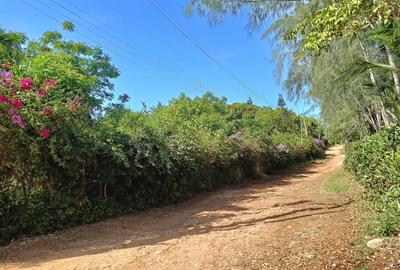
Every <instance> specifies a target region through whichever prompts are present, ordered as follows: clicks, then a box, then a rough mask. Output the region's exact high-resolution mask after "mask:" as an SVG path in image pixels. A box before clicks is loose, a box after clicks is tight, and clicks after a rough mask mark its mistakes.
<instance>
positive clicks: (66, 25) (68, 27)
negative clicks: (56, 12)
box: [62, 21, 75, 32]
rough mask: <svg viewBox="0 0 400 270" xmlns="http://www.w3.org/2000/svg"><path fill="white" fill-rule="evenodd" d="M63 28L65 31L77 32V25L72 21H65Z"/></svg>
mask: <svg viewBox="0 0 400 270" xmlns="http://www.w3.org/2000/svg"><path fill="white" fill-rule="evenodd" d="M62 26H63V28H64V30H65V31H68V32H73V31H74V30H75V25H74V24H73V23H72V22H71V21H64V22H63V23H62Z"/></svg>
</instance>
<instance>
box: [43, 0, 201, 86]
mask: <svg viewBox="0 0 400 270" xmlns="http://www.w3.org/2000/svg"><path fill="white" fill-rule="evenodd" d="M50 1H51V2H53V3H54V4H55V5H57V6H58V7H60V8H62V9H63V10H65V11H67V12H68V13H70V14H72V15H73V16H75V17H76V18H78V19H80V20H82V21H85V22H86V23H88V24H90V25H92V26H93V27H94V28H96V29H97V30H98V31H100V32H102V33H105V34H107V35H109V36H112V37H113V38H114V39H116V40H118V41H120V42H121V43H122V44H125V45H126V46H128V47H130V48H132V49H133V50H135V51H136V52H138V53H139V54H140V55H142V56H143V57H145V58H146V59H148V60H149V61H151V62H159V60H160V59H161V60H163V61H164V62H167V63H165V64H163V63H161V65H162V66H163V67H164V68H166V69H167V70H170V71H171V72H174V73H175V70H174V69H176V70H177V71H178V72H179V73H177V74H179V75H176V76H177V77H178V76H181V77H182V78H184V79H185V80H186V81H187V82H189V84H191V85H192V86H193V87H195V88H201V87H202V86H201V84H200V83H198V82H195V81H194V80H192V79H191V78H189V77H188V76H187V75H186V74H185V71H184V70H183V69H182V68H180V67H178V66H176V65H175V64H174V63H169V62H168V61H167V60H165V59H164V58H163V57H162V56H160V55H159V54H157V53H154V52H152V51H150V53H151V54H153V55H154V56H155V57H156V59H153V58H151V57H149V56H148V55H147V54H146V52H144V51H146V50H147V51H149V50H148V48H143V46H140V44H138V43H137V42H135V41H134V40H132V39H131V38H129V37H127V36H126V35H125V34H124V33H121V32H120V31H118V30H117V29H115V28H114V27H111V26H110V25H108V24H105V23H103V22H101V21H100V20H98V19H97V18H95V17H94V16H92V15H91V14H89V13H88V12H86V11H84V10H82V9H81V8H79V7H77V6H76V5H74V4H73V3H71V2H70V1H68V0H64V1H65V2H67V3H69V5H71V6H73V7H74V8H75V9H76V10H78V11H80V12H81V13H83V14H85V15H86V16H88V17H89V18H91V19H92V20H94V21H95V22H97V23H98V24H101V25H102V26H104V27H105V28H108V29H110V31H107V30H104V28H101V27H99V26H98V25H96V24H94V23H92V22H91V21H90V20H88V19H86V18H84V17H82V16H80V15H79V14H77V13H76V12H74V11H73V10H71V9H70V8H68V7H66V6H64V5H62V4H60V3H59V2H57V1H55V0H50ZM115 33H117V35H116V34H115ZM120 37H122V38H123V39H122V38H120ZM126 40H127V41H129V42H127V41H126ZM132 44H134V45H132ZM138 47H141V48H138Z"/></svg>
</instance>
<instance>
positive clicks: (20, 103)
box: [10, 98, 24, 110]
mask: <svg viewBox="0 0 400 270" xmlns="http://www.w3.org/2000/svg"><path fill="white" fill-rule="evenodd" d="M10 104H11V106H13V107H14V108H15V109H18V110H19V109H21V108H22V107H23V106H24V102H23V101H22V100H20V99H19V98H16V99H13V100H11V102H10Z"/></svg>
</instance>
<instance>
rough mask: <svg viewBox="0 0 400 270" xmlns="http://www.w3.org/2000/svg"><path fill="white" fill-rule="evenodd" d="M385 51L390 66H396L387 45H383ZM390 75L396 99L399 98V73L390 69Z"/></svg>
mask: <svg viewBox="0 0 400 270" xmlns="http://www.w3.org/2000/svg"><path fill="white" fill-rule="evenodd" d="M385 51H386V55H387V58H388V61H389V65H390V66H391V67H392V68H397V66H396V61H395V57H394V55H393V52H392V50H391V49H390V48H389V46H387V45H385ZM392 76H393V81H394V89H395V92H396V96H397V99H398V100H400V79H399V75H398V74H397V73H396V72H395V71H392Z"/></svg>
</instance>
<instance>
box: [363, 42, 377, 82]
mask: <svg viewBox="0 0 400 270" xmlns="http://www.w3.org/2000/svg"><path fill="white" fill-rule="evenodd" d="M359 43H360V47H361V50H362V52H363V54H364V59H365V61H367V62H371V61H370V60H371V59H370V57H369V53H368V50H367V48H365V46H364V44H363V43H362V41H361V40H359ZM368 72H369V78H370V80H371V83H372V84H373V85H374V86H377V83H376V77H375V74H374V72H373V71H372V68H369V69H368Z"/></svg>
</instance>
